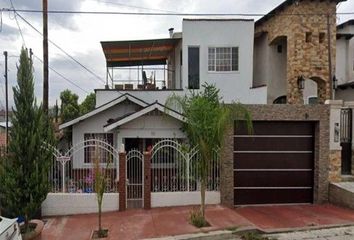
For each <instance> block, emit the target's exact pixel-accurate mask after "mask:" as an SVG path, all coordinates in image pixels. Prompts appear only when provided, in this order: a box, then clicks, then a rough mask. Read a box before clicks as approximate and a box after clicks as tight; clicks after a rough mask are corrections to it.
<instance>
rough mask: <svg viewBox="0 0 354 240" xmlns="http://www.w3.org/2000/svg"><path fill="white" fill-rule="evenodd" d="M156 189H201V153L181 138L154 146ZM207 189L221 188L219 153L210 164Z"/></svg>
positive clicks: (153, 177) (154, 188) (215, 152)
mask: <svg viewBox="0 0 354 240" xmlns="http://www.w3.org/2000/svg"><path fill="white" fill-rule="evenodd" d="M151 158H152V159H151V179H152V189H151V191H152V192H183V191H198V190H199V189H200V179H201V178H200V171H198V168H199V167H200V153H199V152H198V151H197V149H196V148H193V149H192V150H189V149H188V147H187V146H186V145H183V144H181V143H179V142H178V141H175V140H171V139H165V140H162V141H160V142H158V143H157V144H155V145H154V147H153V148H152V155H151ZM206 166H207V168H208V170H207V172H208V174H207V191H219V182H220V167H219V154H218V151H214V154H213V157H212V159H210V160H209V162H208V163H207V164H206Z"/></svg>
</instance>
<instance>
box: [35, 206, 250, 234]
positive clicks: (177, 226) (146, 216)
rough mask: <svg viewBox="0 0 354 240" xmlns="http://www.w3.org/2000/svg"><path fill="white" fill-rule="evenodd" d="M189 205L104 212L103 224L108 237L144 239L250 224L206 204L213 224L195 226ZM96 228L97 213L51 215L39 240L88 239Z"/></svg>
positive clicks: (233, 212) (219, 207) (229, 210)
mask: <svg viewBox="0 0 354 240" xmlns="http://www.w3.org/2000/svg"><path fill="white" fill-rule="evenodd" d="M190 210H192V207H175V208H155V209H151V210H129V211H125V212H111V213H104V214H103V216H102V221H103V226H104V227H105V228H108V229H109V238H108V239H124V240H130V239H144V238H156V237H163V236H174V235H182V234H188V233H198V232H202V231H216V230H222V229H225V228H227V227H253V225H252V223H250V222H249V221H248V220H246V219H245V218H243V217H242V216H240V215H239V214H237V213H236V212H235V211H233V210H231V209H229V208H225V207H222V206H208V207H207V210H206V217H207V220H208V222H209V223H210V224H211V226H212V227H209V228H205V229H202V230H201V229H198V228H196V227H194V226H192V225H190V224H189V223H188V215H189V211H190ZM96 228H97V214H87V215H76V216H67V217H57V218H50V219H48V222H47V223H46V224H45V226H44V230H43V232H42V236H41V238H40V239H42V240H59V239H60V240H62V239H65V240H81V239H85V240H86V239H89V237H90V234H91V231H92V230H93V229H96Z"/></svg>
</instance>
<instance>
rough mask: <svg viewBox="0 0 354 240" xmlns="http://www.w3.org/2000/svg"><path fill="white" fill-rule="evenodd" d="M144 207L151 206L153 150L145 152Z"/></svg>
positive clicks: (148, 207)
mask: <svg viewBox="0 0 354 240" xmlns="http://www.w3.org/2000/svg"><path fill="white" fill-rule="evenodd" d="M143 183H144V196H143V199H144V209H150V208H151V151H149V152H144V181H143Z"/></svg>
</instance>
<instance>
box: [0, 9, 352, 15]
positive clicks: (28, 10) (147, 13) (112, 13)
mask: <svg viewBox="0 0 354 240" xmlns="http://www.w3.org/2000/svg"><path fill="white" fill-rule="evenodd" d="M2 11H6V12H10V11H15V12H22V13H43V11H42V10H36V9H9V8H3V9H2ZM48 13H52V14H93V15H141V16H143V15H145V16H200V17H203V16H204V17H208V16H209V17H210V16H212V17H227V16H239V17H263V16H275V15H277V16H279V15H280V16H318V15H323V16H327V15H328V13H281V14H279V13H274V14H271V13H160V12H121V11H71V10H48ZM332 15H354V12H340V13H333V14H332Z"/></svg>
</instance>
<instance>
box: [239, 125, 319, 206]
mask: <svg viewBox="0 0 354 240" xmlns="http://www.w3.org/2000/svg"><path fill="white" fill-rule="evenodd" d="M314 126H315V124H314V122H298V121H254V122H253V131H252V132H251V133H248V130H247V128H246V127H245V124H242V123H240V124H237V126H236V125H235V128H234V137H233V138H234V153H233V165H234V205H235V206H238V205H256V204H291V203H296V204H299V203H313V184H314Z"/></svg>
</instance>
